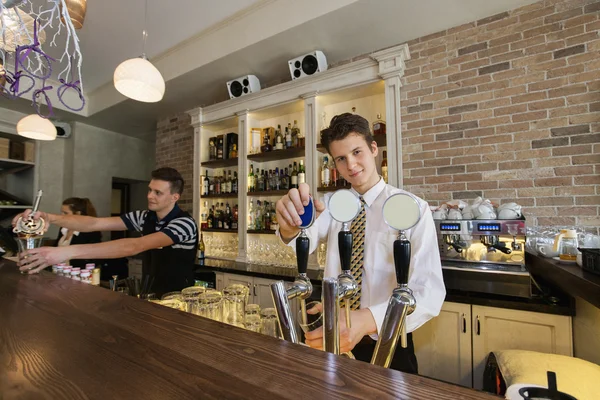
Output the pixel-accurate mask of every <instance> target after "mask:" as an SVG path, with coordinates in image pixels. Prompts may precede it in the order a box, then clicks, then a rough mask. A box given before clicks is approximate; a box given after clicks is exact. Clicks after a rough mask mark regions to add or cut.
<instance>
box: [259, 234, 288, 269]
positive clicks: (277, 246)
mask: <svg viewBox="0 0 600 400" xmlns="http://www.w3.org/2000/svg"><path fill="white" fill-rule="evenodd" d="M247 246H248V248H247V258H248V261H249V262H250V263H251V264H261V265H269V266H274V267H285V268H295V267H296V254H295V253H294V250H293V249H292V248H291V247H289V246H285V245H284V244H283V243H281V241H279V239H277V240H275V241H269V240H265V238H264V236H260V237H256V238H250V237H249V238H248V244H247Z"/></svg>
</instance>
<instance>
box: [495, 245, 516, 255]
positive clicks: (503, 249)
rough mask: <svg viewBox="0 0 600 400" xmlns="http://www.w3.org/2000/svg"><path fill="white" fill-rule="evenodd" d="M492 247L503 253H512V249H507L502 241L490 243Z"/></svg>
mask: <svg viewBox="0 0 600 400" xmlns="http://www.w3.org/2000/svg"><path fill="white" fill-rule="evenodd" d="M492 247H493V248H495V249H496V250H500V251H501V252H503V253H504V254H510V253H512V250H511V249H509V248H508V247H506V246H505V245H504V242H500V243H497V244H494V245H492Z"/></svg>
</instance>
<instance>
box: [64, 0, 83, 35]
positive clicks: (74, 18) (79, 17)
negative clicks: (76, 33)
mask: <svg viewBox="0 0 600 400" xmlns="http://www.w3.org/2000/svg"><path fill="white" fill-rule="evenodd" d="M65 4H66V5H67V11H69V17H70V18H71V22H72V23H73V27H74V28H75V29H81V28H83V20H84V19H85V12H86V10H87V0H65ZM61 6H62V3H61ZM61 15H62V13H61ZM60 19H61V21H63V23H64V20H63V18H62V17H61V18H60Z"/></svg>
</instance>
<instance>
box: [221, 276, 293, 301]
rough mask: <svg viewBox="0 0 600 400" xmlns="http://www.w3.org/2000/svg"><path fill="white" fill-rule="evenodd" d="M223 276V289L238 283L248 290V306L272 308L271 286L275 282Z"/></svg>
mask: <svg viewBox="0 0 600 400" xmlns="http://www.w3.org/2000/svg"><path fill="white" fill-rule="evenodd" d="M223 275H224V276H223V288H225V287H227V286H229V285H231V284H234V283H239V284H241V285H244V286H247V287H248V289H250V296H249V298H248V303H249V304H258V305H260V308H261V309H263V308H272V307H274V306H273V297H272V296H271V284H272V283H273V282H276V281H275V280H272V279H265V278H258V277H252V276H246V275H238V274H229V273H224V274H223ZM217 282H218V280H217ZM223 288H222V289H223ZM222 289H221V290H222ZM292 306H293V305H292Z"/></svg>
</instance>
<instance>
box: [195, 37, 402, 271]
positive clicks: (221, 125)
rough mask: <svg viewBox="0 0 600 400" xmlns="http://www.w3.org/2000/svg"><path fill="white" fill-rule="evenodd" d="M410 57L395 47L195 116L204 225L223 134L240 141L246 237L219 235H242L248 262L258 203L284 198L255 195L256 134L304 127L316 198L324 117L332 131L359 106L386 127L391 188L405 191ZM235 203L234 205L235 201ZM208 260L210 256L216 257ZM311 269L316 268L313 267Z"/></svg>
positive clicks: (241, 223) (241, 249) (269, 165)
mask: <svg viewBox="0 0 600 400" xmlns="http://www.w3.org/2000/svg"><path fill="white" fill-rule="evenodd" d="M409 58H410V54H409V50H408V46H407V45H400V46H395V47H391V48H388V49H385V50H382V51H378V52H375V53H373V54H371V56H370V57H368V58H363V59H360V60H357V61H354V62H351V63H348V64H344V65H341V66H338V67H335V68H331V69H328V70H327V71H324V72H322V73H319V74H315V75H313V76H311V77H306V78H303V79H298V80H293V81H289V82H285V83H282V84H280V85H277V86H273V87H269V88H266V89H263V90H261V91H259V92H256V93H252V94H250V95H247V96H242V97H239V98H236V99H231V100H227V101H224V102H222V103H218V104H215V105H212V106H208V107H204V108H195V109H193V110H190V111H188V114H190V116H191V117H192V126H193V127H194V217H195V218H196V219H197V220H198V221H200V220H201V216H200V213H201V206H202V204H203V202H204V199H203V198H202V196H201V187H202V176H203V175H204V173H205V172H206V167H205V166H206V160H208V141H209V138H210V137H213V136H216V135H219V134H222V133H227V132H235V133H237V134H238V135H239V136H238V159H237V171H238V187H239V191H238V196H237V204H238V230H237V232H231V233H214V234H236V233H237V236H238V238H239V245H238V256H237V257H236V260H238V261H246V249H247V247H248V236H249V235H255V234H246V233H247V226H248V219H247V215H248V205H249V201H250V199H251V198H254V199H258V200H267V201H276V200H277V198H278V196H270V195H269V196H255V195H248V194H247V191H246V189H247V187H248V172H249V168H250V160H249V159H248V155H249V151H250V143H249V140H250V131H251V129H252V128H265V127H269V126H273V127H275V128H276V127H277V125H281V126H282V129H284V127H285V126H287V124H288V122H290V123H292V124H293V122H294V120H297V121H298V126H299V128H300V130H301V131H302V132H304V136H305V151H304V154H303V156H304V157H303V158H304V165H305V168H306V181H307V183H308V184H309V185H310V187H311V191H312V192H313V195H316V194H317V186H318V184H319V183H320V172H319V171H320V166H321V164H322V162H323V156H324V154H323V153H322V152H321V151H318V150H317V145H318V144H319V142H320V138H319V132H320V130H321V129H322V128H323V122H322V121H323V113H325V115H326V123H327V124H329V121H330V120H331V118H332V117H333V116H334V115H337V114H340V113H343V112H352V108H353V107H355V108H356V113H357V114H359V115H361V116H363V117H365V118H367V120H368V121H369V123H370V124H372V123H373V122H374V121H375V120H376V117H377V114H381V116H382V119H384V120H385V121H386V125H387V126H386V128H387V135H386V137H385V142H384V144H385V146H384V147H385V148H384V149H380V154H379V156H378V159H377V163H378V165H380V164H381V160H382V154H383V152H382V151H381V150H386V151H387V158H388V177H389V178H388V180H389V183H390V184H392V185H394V186H397V187H402V148H401V144H402V140H401V131H400V126H401V125H400V86H401V85H400V78H401V77H402V75H403V73H404V68H405V64H404V63H405V60H408V59H409ZM382 144H383V143H382ZM300 156H302V154H300ZM299 159H300V158H299V157H294V158H290V159H286V160H285V161H279V160H278V161H264V162H255V161H253V162H252V164H253V166H254V168H255V169H256V168H257V167H258V168H260V169H261V170H262V169H263V168H264V169H267V170H268V169H274V168H275V167H280V168H281V167H282V166H287V165H289V164H290V163H293V162H294V161H298V160H299ZM203 162H204V165H205V166H203ZM230 168H236V167H230ZM215 172H216V173H220V172H221V171H220V170H219V169H213V172H212V174H213V175H214V173H215ZM322 195H323V193H319V196H322ZM211 200H212V197H211V199H206V201H208V202H209V205H210V204H211V203H210V201H211ZM229 200H230V205H232V201H234V200H232V199H229ZM219 201H220V200H219ZM211 234H212V233H211ZM263 237H264V239H263ZM263 237H261V239H260V240H273V239H275V238H274V237H273V238H272V239H271V238H268V237H266V236H265V235H263ZM207 256H210V254H209V252H208V251H207ZM310 264H311V267H314V266H315V265H316V262H314V260H313V261H312V262H311V263H310Z"/></svg>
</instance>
